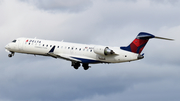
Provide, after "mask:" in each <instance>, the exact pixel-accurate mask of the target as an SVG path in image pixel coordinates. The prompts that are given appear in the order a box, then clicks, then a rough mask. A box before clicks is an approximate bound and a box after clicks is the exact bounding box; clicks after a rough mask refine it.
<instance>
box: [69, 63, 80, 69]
mask: <svg viewBox="0 0 180 101" xmlns="http://www.w3.org/2000/svg"><path fill="white" fill-rule="evenodd" d="M71 66H73V67H74V69H78V68H79V67H80V66H81V65H80V62H72V65H71Z"/></svg>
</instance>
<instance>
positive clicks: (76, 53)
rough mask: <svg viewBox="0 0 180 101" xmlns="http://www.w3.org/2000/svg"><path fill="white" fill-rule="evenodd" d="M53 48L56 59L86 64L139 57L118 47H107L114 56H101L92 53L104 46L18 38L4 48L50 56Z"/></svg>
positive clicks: (127, 60)
mask: <svg viewBox="0 0 180 101" xmlns="http://www.w3.org/2000/svg"><path fill="white" fill-rule="evenodd" d="M53 46H55V49H54V50H53V54H54V55H56V56H57V58H62V59H66V60H70V61H78V62H81V63H88V64H91V63H120V62H129V61H134V60H138V55H139V54H136V53H132V52H128V51H124V50H121V49H120V47H108V48H109V49H111V50H113V52H114V54H109V55H103V54H98V53H97V52H94V48H95V47H96V48H97V49H100V51H101V49H102V47H104V48H105V47H106V46H99V45H87V44H77V43H69V42H63V41H50V40H43V39H32V38H18V39H16V42H11V43H9V44H8V45H6V47H5V48H6V49H7V50H8V51H10V52H17V53H25V54H34V55H43V56H51V55H48V53H49V51H50V50H51V49H52V47H53ZM99 47H100V48H99ZM52 57H53V55H52Z"/></svg>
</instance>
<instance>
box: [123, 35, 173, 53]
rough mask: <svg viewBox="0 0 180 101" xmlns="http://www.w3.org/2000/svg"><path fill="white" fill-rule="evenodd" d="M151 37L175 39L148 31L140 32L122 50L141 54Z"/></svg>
mask: <svg viewBox="0 0 180 101" xmlns="http://www.w3.org/2000/svg"><path fill="white" fill-rule="evenodd" d="M151 38H158V39H164V40H173V39H169V38H163V37H157V36H154V35H152V34H149V33H146V32H140V33H139V34H138V35H137V37H136V39H134V41H133V42H132V43H131V44H130V45H129V46H127V47H120V48H121V49H122V50H126V51H129V52H133V53H138V54H140V53H141V52H142V50H143V49H144V47H145V46H146V44H147V42H148V41H149V39H151Z"/></svg>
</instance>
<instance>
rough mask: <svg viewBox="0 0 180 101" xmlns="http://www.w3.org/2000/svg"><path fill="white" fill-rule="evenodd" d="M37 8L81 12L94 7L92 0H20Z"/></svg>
mask: <svg viewBox="0 0 180 101" xmlns="http://www.w3.org/2000/svg"><path fill="white" fill-rule="evenodd" d="M20 1H24V2H28V3H30V4H33V5H35V6H37V7H38V8H40V9H43V10H48V11H51V12H54V11H67V12H80V11H84V10H86V9H88V7H89V6H91V5H92V1H91V0H68V1H67V0H36V1H34V0H20Z"/></svg>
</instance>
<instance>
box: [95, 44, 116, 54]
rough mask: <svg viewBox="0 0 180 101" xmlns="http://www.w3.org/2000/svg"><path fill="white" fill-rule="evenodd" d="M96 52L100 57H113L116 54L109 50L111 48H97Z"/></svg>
mask: <svg viewBox="0 0 180 101" xmlns="http://www.w3.org/2000/svg"><path fill="white" fill-rule="evenodd" d="M94 52H95V53H96V54H100V55H112V54H114V51H113V50H111V49H109V47H104V46H95V47H94Z"/></svg>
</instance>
